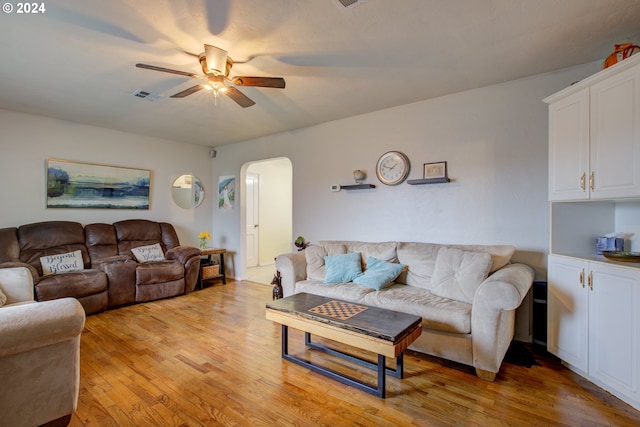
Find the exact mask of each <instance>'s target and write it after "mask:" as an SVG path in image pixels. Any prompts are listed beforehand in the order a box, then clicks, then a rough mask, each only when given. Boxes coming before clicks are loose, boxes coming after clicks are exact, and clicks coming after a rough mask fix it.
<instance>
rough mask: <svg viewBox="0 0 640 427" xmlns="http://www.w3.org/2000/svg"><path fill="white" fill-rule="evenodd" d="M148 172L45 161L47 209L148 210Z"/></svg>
mask: <svg viewBox="0 0 640 427" xmlns="http://www.w3.org/2000/svg"><path fill="white" fill-rule="evenodd" d="M150 188H151V171H149V170H146V169H132V168H124V167H118V166H107V165H99V164H94V163H81V162H74V161H70V160H60V159H47V162H46V203H47V208H71V209H142V210H148V209H149V194H150Z"/></svg>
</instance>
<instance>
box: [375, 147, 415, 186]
mask: <svg viewBox="0 0 640 427" xmlns="http://www.w3.org/2000/svg"><path fill="white" fill-rule="evenodd" d="M410 168H411V165H410V163H409V158H408V157H407V156H406V155H404V154H403V153H401V152H399V151H388V152H386V153H384V154H383V155H382V156H380V158H379V159H378V163H377V164H376V175H378V179H379V180H380V182H381V183H383V184H386V185H398V184H400V183H401V182H403V181H404V180H405V179H407V176H408V175H409V169H410Z"/></svg>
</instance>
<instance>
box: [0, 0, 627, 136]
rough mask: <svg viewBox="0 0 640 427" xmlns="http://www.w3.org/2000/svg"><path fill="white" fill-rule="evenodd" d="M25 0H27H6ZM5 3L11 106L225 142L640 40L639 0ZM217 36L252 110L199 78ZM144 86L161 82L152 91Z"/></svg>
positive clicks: (0, 18)
mask: <svg viewBox="0 0 640 427" xmlns="http://www.w3.org/2000/svg"><path fill="white" fill-rule="evenodd" d="M8 2H9V3H13V4H14V5H17V2H13V0H8ZM43 3H44V5H45V8H46V11H45V12H44V13H40V14H28V15H27V14H18V13H16V11H15V10H14V11H13V12H12V13H2V14H1V15H0V53H1V54H0V108H4V109H9V110H15V111H22V112H28V113H33V114H38V115H44V116H49V117H54V118H60V119H64V120H69V121H74V122H79V123H86V124H91V125H95V126H101V127H107V128H112V129H119V130H123V131H126V132H133V133H139V134H143V135H150V136H157V137H162V138H167V139H172V140H176V141H184V142H190V143H195V144H201V145H205V146H219V145H224V144H228V143H233V142H237V141H242V140H246V139H251V138H255V137H259V136H262V135H268V134H273V133H277V132H283V131H287V130H292V129H296V128H301V127H305V126H309V125H313V124H317V123H322V122H327V121H331V120H335V119H339V118H343V117H349V116H354V115H358V114H363V113H367V112H370V111H376V110H381V109H384V108H389V107H393V106H397V105H402V104H407V103H411V102H415V101H419V100H424V99H429V98H433V97H437V96H442V95H446V94H450V93H455V92H460V91H464V90H469V89H472V88H477V87H482V86H486V85H490V84H495V83H499V82H504V81H509V80H513V79H518V78H522V77H527V76H531V75H535V74H539V73H543V72H548V71H553V70H558V69H561V68H566V67H570V66H574V65H579V64H583V63H587V62H591V61H594V60H602V59H604V58H605V57H606V56H607V55H608V53H610V52H611V50H612V48H613V45H614V44H615V43H618V42H621V41H625V40H627V41H629V40H631V41H635V42H636V43H640V1H638V0H397V1H391V0H362V1H360V2H359V4H357V5H356V6H353V7H349V8H345V7H343V6H342V5H341V4H340V3H339V2H338V0H208V1H206V0H109V1H96V0H45V1H43ZM205 43H208V44H211V45H215V46H218V47H221V48H223V49H226V50H227V51H228V52H229V55H230V57H231V58H233V59H234V60H235V61H236V64H235V66H234V67H233V70H232V72H231V75H250V76H251V75H256V76H279V77H284V78H285V79H286V83H287V86H286V88H285V89H284V90H282V89H264V88H252V87H242V88H240V89H241V90H242V92H243V93H245V94H246V95H247V96H249V97H250V98H252V99H253V100H254V101H256V105H255V106H252V107H250V108H245V109H243V108H241V107H239V106H238V105H237V104H235V103H234V102H233V101H231V100H230V99H229V98H227V97H224V96H223V97H221V98H219V99H218V100H217V105H214V99H213V97H212V96H211V93H210V92H205V91H201V92H198V93H196V94H193V95H191V96H189V97H187V98H184V99H171V98H169V96H170V95H172V94H174V93H176V92H179V91H181V90H183V89H186V88H188V87H190V86H192V85H194V84H196V83H198V82H199V81H196V80H195V79H189V78H186V77H181V76H177V75H172V74H166V73H160V72H154V71H149V70H143V69H139V68H136V67H135V64H136V63H138V62H143V63H147V64H152V65H158V66H162V67H167V68H172V69H177V70H183V71H189V72H194V73H201V69H200V65H199V64H198V60H197V57H196V56H194V55H197V54H199V53H200V52H202V51H203V50H204V48H203V45H204V44H205ZM138 89H142V90H145V91H147V92H151V93H153V94H158V95H161V96H162V97H163V98H161V99H160V100H158V101H149V100H143V99H138V98H136V97H133V96H131V95H130V94H131V93H132V92H134V91H136V90H138Z"/></svg>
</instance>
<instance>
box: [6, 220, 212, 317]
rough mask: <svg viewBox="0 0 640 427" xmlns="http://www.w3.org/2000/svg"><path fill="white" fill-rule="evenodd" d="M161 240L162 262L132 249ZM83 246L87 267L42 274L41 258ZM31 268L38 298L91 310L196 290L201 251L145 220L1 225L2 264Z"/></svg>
mask: <svg viewBox="0 0 640 427" xmlns="http://www.w3.org/2000/svg"><path fill="white" fill-rule="evenodd" d="M156 243H159V244H160V247H161V248H162V252H163V253H164V258H165V259H164V260H160V261H151V262H144V263H140V262H138V261H137V260H136V257H135V256H134V255H133V254H132V252H131V249H133V248H138V247H141V246H147V245H154V244H156ZM77 250H79V251H80V252H81V254H82V260H83V263H84V269H82V270H77V271H71V272H65V273H58V274H51V275H43V270H42V265H41V262H40V258H41V257H44V256H50V255H58V254H65V253H70V252H74V251H77ZM17 266H26V267H28V268H29V269H30V270H31V272H32V275H33V281H34V286H35V296H36V300H37V301H46V300H52V299H57V298H64V297H74V298H76V299H78V301H80V303H81V304H82V306H83V307H84V309H85V312H86V313H87V314H91V313H97V312H100V311H103V310H105V309H107V308H109V307H115V306H119V305H124V304H130V303H134V302H144V301H152V300H156V299H161V298H167V297H172V296H176V295H181V294H184V293H188V292H191V291H193V290H194V288H195V286H196V282H197V280H198V270H199V268H200V250H199V249H198V248H195V247H190V246H180V242H179V240H178V236H177V234H176V231H175V229H174V228H173V226H172V225H171V224H169V223H166V222H155V221H148V220H141V219H134V220H126V221H118V222H115V223H113V224H88V225H86V226H84V227H83V226H82V225H81V224H80V223H78V222H71V221H46V222H39V223H33V224H26V225H22V226H20V227H10V228H3V229H0V268H5V267H17Z"/></svg>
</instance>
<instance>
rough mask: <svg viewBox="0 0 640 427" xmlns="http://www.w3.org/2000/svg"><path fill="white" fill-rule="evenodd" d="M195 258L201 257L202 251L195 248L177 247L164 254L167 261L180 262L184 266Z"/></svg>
mask: <svg viewBox="0 0 640 427" xmlns="http://www.w3.org/2000/svg"><path fill="white" fill-rule="evenodd" d="M194 256H197V257H200V249H198V248H196V247H193V246H176V247H175V248H171V249H169V250H168V251H167V253H166V254H164V257H165V258H166V259H170V260H176V261H180V262H181V263H182V264H186V263H187V261H189V259H191V258H193V257H194Z"/></svg>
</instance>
